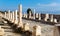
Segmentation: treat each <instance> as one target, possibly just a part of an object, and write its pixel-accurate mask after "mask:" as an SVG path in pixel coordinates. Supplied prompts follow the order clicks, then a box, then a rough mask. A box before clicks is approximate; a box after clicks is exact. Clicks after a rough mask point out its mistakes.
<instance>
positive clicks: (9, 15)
mask: <svg viewBox="0 0 60 36" xmlns="http://www.w3.org/2000/svg"><path fill="white" fill-rule="evenodd" d="M8 20H9V21H10V10H9V11H8Z"/></svg>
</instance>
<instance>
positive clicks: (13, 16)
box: [4, 5, 41, 36]
mask: <svg viewBox="0 0 60 36" xmlns="http://www.w3.org/2000/svg"><path fill="white" fill-rule="evenodd" d="M25 17H26V18H27V16H25ZM4 18H5V19H7V20H8V21H11V22H12V23H14V24H16V25H18V26H17V28H19V27H21V28H23V30H24V31H30V26H29V24H28V23H23V22H22V5H19V10H18V11H17V10H15V11H13V12H10V10H9V11H8V13H6V12H5V17H4ZM29 18H31V14H30V17H29ZM32 28H33V31H32V36H41V27H40V26H39V25H37V26H33V27H32Z"/></svg>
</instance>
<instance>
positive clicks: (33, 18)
mask: <svg viewBox="0 0 60 36" xmlns="http://www.w3.org/2000/svg"><path fill="white" fill-rule="evenodd" d="M33 19H35V9H34V14H33Z"/></svg>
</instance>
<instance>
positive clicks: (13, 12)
mask: <svg viewBox="0 0 60 36" xmlns="http://www.w3.org/2000/svg"><path fill="white" fill-rule="evenodd" d="M13 22H14V11H13V12H12V23H13Z"/></svg>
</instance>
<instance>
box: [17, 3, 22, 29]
mask: <svg viewBox="0 0 60 36" xmlns="http://www.w3.org/2000/svg"><path fill="white" fill-rule="evenodd" d="M18 17H19V19H18V20H19V22H18V23H19V27H22V28H23V23H22V5H21V4H20V5H19V15H18Z"/></svg>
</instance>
